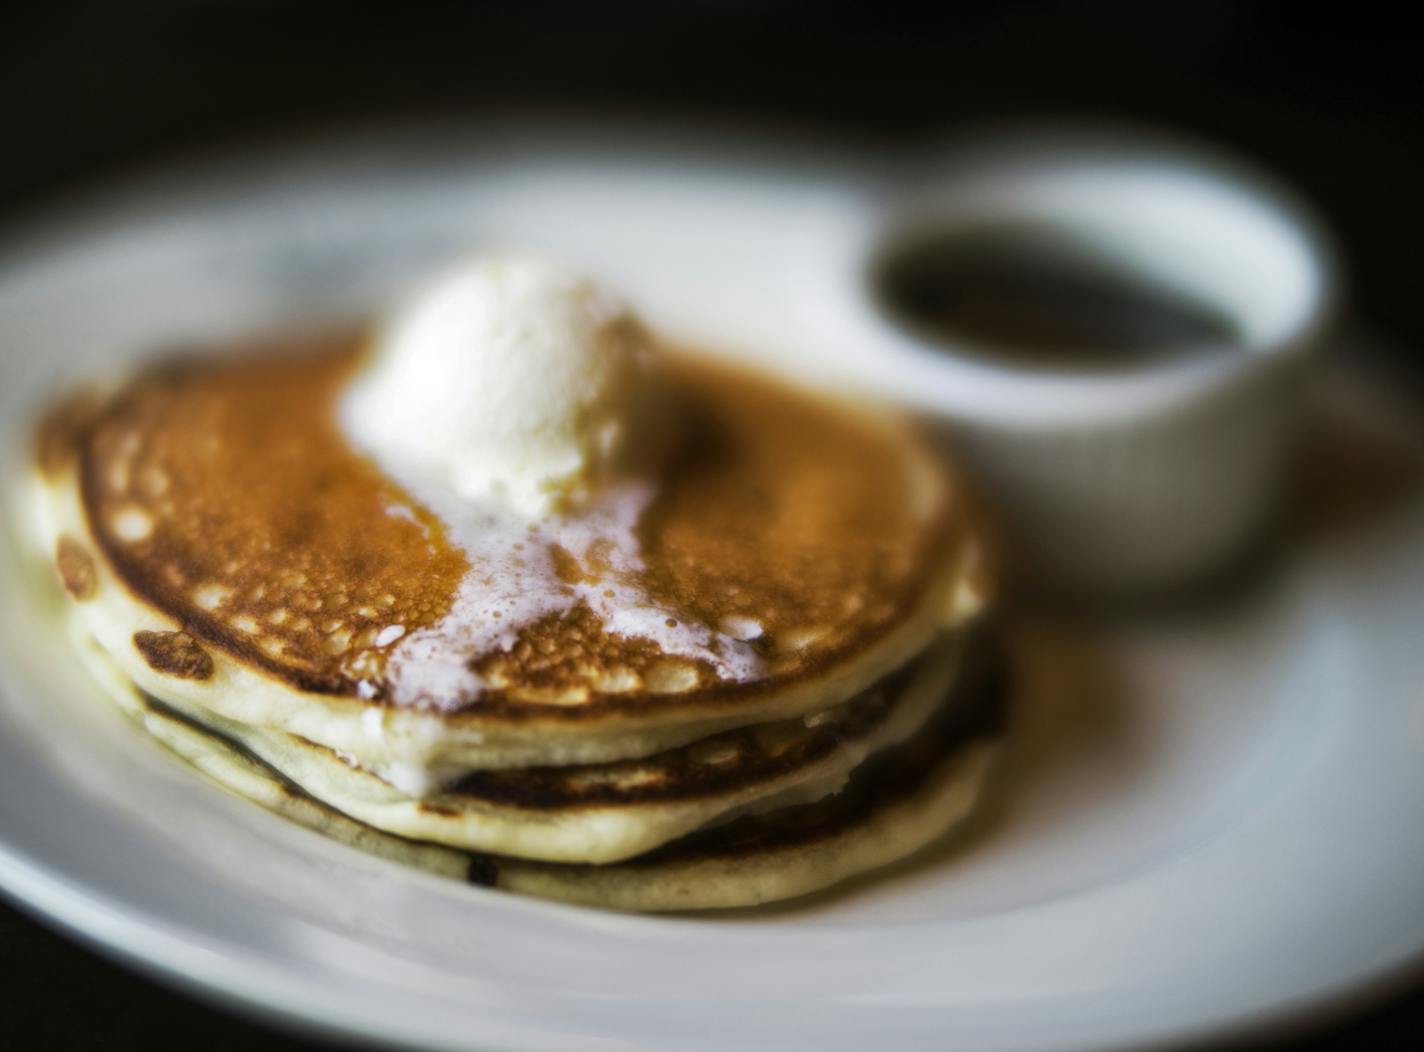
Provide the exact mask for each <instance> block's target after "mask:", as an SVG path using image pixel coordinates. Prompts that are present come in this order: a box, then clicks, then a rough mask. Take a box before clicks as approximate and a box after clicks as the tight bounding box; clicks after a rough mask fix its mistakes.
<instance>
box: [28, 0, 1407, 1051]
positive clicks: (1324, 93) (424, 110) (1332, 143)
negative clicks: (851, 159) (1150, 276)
mask: <svg viewBox="0 0 1424 1052" xmlns="http://www.w3.org/2000/svg"><path fill="white" fill-rule="evenodd" d="M1391 8H1394V10H1393V11H1392V10H1391ZM1396 12H1397V13H1396ZM1407 13H1408V8H1407V5H1402V4H1401V5H1388V6H1386V5H1383V4H1381V5H1370V4H1362V3H1350V4H1339V3H1337V4H1329V5H1324V4H1322V5H1319V6H1311V5H1307V4H1300V3H1297V4H1280V5H1270V4H1245V3H1225V2H1214V0H1199V2H1184V3H1178V4H1158V3H1144V2H1138V3H1110V2H1099V3H1085V4H1072V5H1051V6H1050V5H1038V4H1025V3H1013V2H1003V3H998V4H985V5H982V6H978V5H975V6H971V5H965V4H956V3H941V4H921V5H895V4H889V3H879V4H836V3H828V2H822V3H805V2H784V3H776V2H762V3H756V2H751V0H721V2H711V0H691V2H682V3H677V2H671V0H663V2H656V0H639V2H629V0H603V2H591V3H570V2H554V0H520V2H514V3H509V2H498V3H485V4H478V3H440V4H410V3H387V4H382V5H361V4H357V3H345V4H337V3H328V2H317V3H298V2H292V0H289V2H284V3H279V2H262V0H206V2H203V0H127V2H125V0H51V2H47V3H32V2H20V3H17V2H14V0H10V2H8V3H6V4H4V5H3V6H0V131H3V136H4V138H3V143H4V146H3V151H2V152H0V223H3V222H4V221H5V220H9V219H13V218H18V217H22V216H24V215H26V214H27V213H30V212H32V211H34V210H35V209H38V208H42V207H44V206H45V204H46V202H47V201H59V200H62V199H63V198H64V197H66V196H68V195H69V194H71V193H72V192H74V191H80V190H83V189H84V188H85V187H87V186H91V185H95V186H96V185H99V184H102V183H103V182H104V181H106V180H108V179H112V178H114V177H116V176H119V175H123V174H125V173H127V172H132V171H139V170H142V169H144V168H147V167H150V166H153V165H155V164H158V163H161V162H162V161H163V160H165V159H167V158H172V157H180V156H183V155H186V154H191V153H194V152H201V151H203V150H205V149H208V148H211V147H215V146H221V145H225V144H230V143H231V142H233V141H234V140H238V141H241V140H251V139H254V138H266V137H270V136H273V135H279V136H291V135H300V134H301V133H302V132H303V131H304V130H308V129H311V128H313V127H319V126H322V125H326V124H332V123H337V124H340V123H350V122H353V121H361V120H366V119H371V118H375V119H386V120H389V119H393V118H395V119H398V118H400V117H401V116H404V115H407V114H409V115H418V114H422V115H423V114H428V113H431V112H439V113H449V114H461V113H470V114H478V113H481V112H490V111H499V112H507V111H508V110H509V109H510V108H512V107H513V108H517V109H521V110H529V111H534V112H541V113H542V112H549V113H552V114H559V115H563V114H567V113H568V112H570V111H571V110H576V111H579V112H599V111H607V110H613V111H616V112H620V113H634V114H640V115H641V114H650V115H654V116H658V117H662V118H665V119H669V120H672V121H675V122H684V121H685V122H687V123H696V122H697V121H699V120H703V119H715V120H719V121H726V120H734V121H743V122H745V121H750V122H755V123H765V124H770V125H774V126H780V127H786V126H791V127H794V128H797V129H802V130H807V131H811V132H815V131H817V130H824V131H826V132H828V133H833V134H835V135H837V136H839V137H845V136H852V137H860V138H863V140H864V141H865V143H866V146H867V148H868V149H894V148H896V147H900V146H904V145H908V144H912V143H913V142H914V141H915V139H916V138H917V137H922V136H927V135H938V134H942V133H944V132H946V131H952V130H954V129H955V128H956V127H959V126H963V125H965V124H969V123H974V124H978V123H982V122H984V121H987V120H992V119H1003V118H1016V117H1042V116H1053V115H1063V116H1073V117H1084V116H1088V117H1093V116H1102V117H1111V118H1127V119H1131V120H1145V121H1148V122H1151V123H1157V124H1161V125H1165V126H1167V127H1169V128H1177V129H1181V130H1184V131H1187V132H1190V133H1194V134H1196V135H1199V136H1203V137H1205V138H1207V139H1209V140H1215V141H1217V142H1220V143H1222V144H1224V145H1227V146H1229V147H1231V148H1233V149H1235V150H1236V151H1238V152H1241V153H1243V154H1245V155H1247V156H1249V157H1253V158H1255V159H1256V160H1258V161H1260V162H1263V163H1264V164H1266V165H1267V166H1269V167H1271V168H1273V169H1275V170H1276V171H1277V172H1279V173H1280V174H1282V175H1284V176H1285V177H1287V178H1288V179H1289V180H1290V181H1292V182H1293V183H1294V184H1295V185H1296V186H1297V187H1298V188H1299V189H1300V190H1301V191H1303V193H1304V194H1305V196H1306V197H1307V198H1308V199H1310V200H1312V201H1313V202H1314V203H1315V205H1316V206H1317V207H1318V208H1319V210H1320V211H1321V212H1322V213H1323V214H1324V215H1325V217H1326V219H1327V220H1328V221H1329V223H1330V224H1331V226H1332V227H1333V229H1334V232H1335V234H1336V236H1337V238H1338V239H1339V242H1340V245H1341V247H1342V249H1343V255H1344V260H1345V264H1346V268H1347V271H1348V274H1349V277H1350V282H1351V288H1352V291H1351V303H1352V306H1353V316H1354V320H1355V321H1356V323H1357V324H1361V325H1363V326H1364V327H1366V328H1367V329H1369V330H1370V331H1371V332H1374V333H1376V334H1378V335H1379V336H1380V337H1381V338H1382V339H1383V341H1384V343H1385V346H1386V347H1387V348H1388V354H1389V355H1390V357H1391V358H1392V359H1393V361H1394V363H1395V364H1396V365H1397V366H1399V367H1401V368H1402V369H1403V370H1405V371H1407V372H1409V373H1412V374H1413V375H1414V376H1415V377H1416V378H1420V377H1424V359H1421V356H1420V355H1419V353H1418V351H1417V350H1416V348H1418V347H1420V346H1421V345H1424V313H1421V311H1420V310H1419V295H1418V292H1417V291H1416V290H1417V287H1418V285H1419V283H1420V282H1421V279H1424V273H1421V270H1424V268H1421V266H1420V256H1421V248H1420V246H1421V242H1424V211H1422V210H1421V209H1420V207H1419V206H1418V203H1417V195H1418V194H1419V192H1420V190H1421V188H1424V106H1421V102H1424V74H1421V57H1420V43H1419V39H1420V38H1419V35H1418V34H1417V33H1415V32H1411V31H1410V28H1411V27H1410V25H1409V22H1408V20H1407ZM5 353H13V352H12V351H9V350H7V351H6V352H5ZM0 991H3V992H0V1008H3V1010H0V1047H5V1048H21V1047H45V1048H52V1049H60V1050H64V1049H116V1050H117V1049H138V1048H151V1047H167V1045H168V1044H169V1043H170V1042H177V1041H182V1042H183V1043H184V1044H187V1045H195V1046H198V1047H201V1048H207V1049H211V1050H222V1049H243V1048H249V1047H253V1046H255V1045H258V1044H262V1045H263V1047H271V1048H278V1047H284V1046H281V1045H278V1044H275V1043H268V1042H267V1039H266V1035H265V1034H264V1033H263V1032H261V1031H258V1030H254V1029H251V1028H249V1027H248V1026H246V1025H245V1024H239V1023H237V1022H235V1021H231V1020H229V1019H227V1018H226V1017H223V1016H218V1015H215V1014H213V1013H211V1012H209V1011H208V1010H206V1009H203V1008H199V1007H197V1006H195V1005H192V1004H190V1003H188V1002H187V1001H185V1000H182V999H179V998H177V997H175V996H173V995H169V994H167V993H164V992H163V991H161V990H159V989H158V988H156V987H154V986H152V985H150V984H149V983H148V982H147V981H145V980H140V979H137V978H134V977H131V976H129V975H127V974H125V973H123V972H120V971H119V970H117V969H115V968H113V967H112V966H109V965H107V964H104V963H102V962H100V961H98V960H97V959H95V958H93V957H91V956H89V955H88V954H87V953H85V952H83V951H81V950H78V949H76V948H74V947H72V946H71V945H70V944H68V943H67V942H65V941H63V940H61V939H59V938H57V937H55V936H52V935H50V934H49V933H48V932H46V931H44V930H43V929H41V928H39V927H37V926H35V925H33V924H32V923H31V922H28V921H26V920H24V919H22V918H20V917H19V916H18V915H16V914H13V913H10V912H8V911H6V910H5V909H4V907H3V906H0ZM21 1035H32V1036H29V1037H27V1038H25V1039H23V1042H22V1040H21ZM1421 1046H1424V999H1421V998H1420V997H1419V996H1417V995H1414V996H1410V995H1408V994H1406V995H1405V996H1403V997H1397V998H1396V999H1395V1000H1394V1001H1393V1002H1391V1003H1390V1004H1389V1005H1387V1006H1386V1007H1385V1008H1383V1009H1376V1010H1374V1011H1373V1013H1372V1014H1369V1015H1367V1016H1365V1017H1364V1018H1363V1019H1357V1020H1354V1021H1351V1022H1349V1023H1347V1024H1346V1025H1345V1027H1344V1028H1343V1029H1342V1028H1340V1027H1336V1028H1335V1029H1333V1030H1331V1031H1329V1032H1327V1033H1325V1034H1324V1035H1321V1036H1317V1037H1314V1038H1312V1039H1311V1040H1310V1042H1309V1043H1308V1044H1299V1045H1290V1046H1289V1047H1293V1048H1294V1047H1300V1048H1310V1049H1312V1050H1323V1049H1331V1050H1336V1049H1340V1050H1343V1049H1401V1050H1402V1049H1406V1048H1407V1049H1411V1050H1412V1049H1416V1048H1419V1047H1421Z"/></svg>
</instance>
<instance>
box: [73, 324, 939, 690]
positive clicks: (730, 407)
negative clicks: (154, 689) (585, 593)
mask: <svg viewBox="0 0 1424 1052" xmlns="http://www.w3.org/2000/svg"><path fill="white" fill-rule="evenodd" d="M358 346H359V344H358V343H357V342H356V341H355V339H354V338H352V337H346V338H344V339H336V340H333V341H331V342H330V343H329V344H326V345H321V346H317V347H315V348H310V347H308V348H304V349H303V350H304V351H305V353H301V354H291V353H283V354H277V353H268V354H255V355H254V354H251V353H249V354H244V355H241V356H234V357H232V358H231V359H228V360H219V361H216V362H213V361H207V362H201V363H198V362H191V363H187V364H184V363H178V364H174V365H171V366H169V367H167V368H162V369H153V370H150V371H148V372H146V373H144V374H142V375H141V376H140V377H139V378H138V379H136V380H135V381H134V382H132V383H130V384H129V385H128V386H127V387H126V388H124V389H123V390H122V391H121V392H120V393H119V394H118V396H117V397H116V398H114V399H113V400H112V401H111V402H110V403H109V404H108V405H106V406H105V407H103V408H102V410H100V411H99V412H98V413H97V415H96V416H95V417H94V418H93V422H92V424H91V426H90V427H89V428H88V429H87V431H86V432H85V433H84V436H83V439H82V440H81V441H80V444H79V458H80V468H81V471H80V477H81V484H82V489H83V498H84V501H85V505H86V508H87V511H88V514H89V517H90V523H91V527H92V529H93V531H94V534H95V537H96V539H97V541H98V543H99V544H100V546H101V547H102V549H103V552H104V555H105V557H106V558H107V559H108V560H109V561H110V562H111V563H112V565H113V566H114V568H115V570H116V572H117V573H118V574H119V575H120V577H121V578H123V579H124V580H125V581H126V582H127V583H128V585H129V586H130V587H131V588H132V589H133V590H134V591H135V592H136V593H138V594H139V595H140V596H141V597H142V598H143V599H145V600H146V601H147V602H149V603H151V604H153V605H154V606H156V607H157V608H159V609H161V610H162V611H164V612H165V613H167V614H169V615H170V616H171V617H172V618H173V620H175V621H177V622H179V623H181V624H182V625H183V626H184V627H185V629H186V630H187V631H188V632H189V633H190V634H192V635H194V636H195V637H197V638H198V639H200V640H203V641H206V642H209V643H212V644H214V645H217V646H220V647H223V648H224V649H225V650H227V651H228V652H229V653H233V654H236V655H239V656H240V657H241V658H242V659H243V660H245V661H247V662H249V663H251V664H253V665H255V666H258V667H260V668H262V669H264V670H266V671H267V672H269V673H273V674H275V675H276V676H278V677H280V678H282V679H285V680H287V681H289V682H291V683H292V684H294V685H296V686H298V687H301V688H303V689H307V690H314V691H321V692H333V693H348V694H358V695H359V696H361V697H363V698H367V699H379V698H380V697H381V696H382V694H383V692H384V687H383V686H382V674H383V670H384V667H385V660H386V657H387V655H388V654H389V653H390V650H391V648H392V646H397V645H399V640H400V639H401V638H403V637H405V636H408V635H410V634H412V633H414V632H417V631H418V630H420V629H422V628H425V627H427V626H429V625H431V624H433V623H435V622H436V621H438V620H439V619H440V618H441V617H442V616H443V615H444V614H445V613H446V612H447V611H448V609H449V607H450V604H451V602H452V599H453V597H454V594H455V591H456V589H457V587H458V586H459V584H460V582H461V580H462V578H463V577H464V575H465V574H466V573H467V572H469V571H470V566H469V563H468V561H467V559H466V558H465V556H464V554H462V552H461V550H459V549H458V548H457V547H455V546H453V545H452V544H451V543H449V541H448V540H447V538H446V536H445V534H444V531H443V529H442V526H441V523H440V522H439V521H438V520H437V519H436V518H435V516H433V515H432V514H430V513H429V512H428V511H427V510H425V509H424V508H422V507H421V505H420V504H419V503H418V502H416V501H415V500H413V499H412V498H411V497H410V496H409V495H408V494H406V493H404V492H403V491H402V490H401V489H400V488H399V487H398V486H397V485H395V484H394V483H393V482H392V481H390V480H389V479H388V478H387V477H386V476H385V475H383V474H382V473H381V472H380V471H378V470H377V469H376V468H375V467H374V466H373V465H372V464H371V463H370V462H369V461H367V460H366V459H364V458H363V457H361V456H359V455H358V454H357V453H355V452H354V451H353V450H352V449H351V447H350V446H349V444H348V443H347V442H346V440H345V439H344V437H343V435H342V434H341V433H340V431H339V429H338V427H337V425H336V423H335V413H334V403H335V400H336V399H337V397H338V395H339V393H340V391H341V390H342V388H343V385H344V383H345V382H346V380H347V379H348V378H349V376H350V373H351V371H352V369H353V367H354V364H355V362H356V359H357V352H356V349H357V347H358ZM669 373H670V375H671V376H672V385H671V387H670V392H671V393H670V394H669V397H671V398H676V399H678V400H679V403H680V404H679V410H680V412H681V414H682V416H683V418H684V419H685V420H686V421H687V422H688V423H689V426H688V427H687V428H686V429H685V436H686V437H685V440H684V441H682V442H681V443H680V445H679V446H678V448H677V450H676V451H675V453H674V455H673V456H672V458H671V461H670V462H669V463H668V464H667V465H665V467H664V470H663V473H662V475H661V476H660V478H659V480H658V483H657V488H656V495H655V497H654V499H653V501H652V503H651V505H650V506H649V507H648V508H647V509H646V510H645V512H644V513H643V515H642V516H641V519H640V522H639V525H638V532H639V541H640V545H641V549H642V552H641V554H642V558H643V561H644V563H645V567H644V568H643V569H642V570H641V571H639V575H638V576H639V581H638V584H639V586H640V587H641V588H642V589H643V590H644V591H645V592H646V593H647V594H648V595H650V596H652V597H653V598H654V599H655V601H656V602H657V603H658V604H659V606H660V607H663V608H666V609H668V610H670V611H673V612H674V614H675V616H676V617H681V618H686V619H689V620H690V621H692V622H696V623H700V624H704V625H707V626H709V627H711V628H713V629H715V630H718V631H724V632H730V633H731V634H734V635H738V638H743V637H746V638H749V639H750V640H751V642H752V645H753V646H754V647H755V648H756V649H757V651H758V652H759V655H760V657H761V661H762V668H763V673H762V678H763V679H764V680H766V681H768V682H770V681H778V680H786V679H794V678H795V677H796V676H797V675H798V674H800V673H803V672H805V671H806V670H808V669H813V668H818V667H824V666H826V665H827V664H831V663H834V662H835V661H837V660H838V659H840V658H841V657H843V656H844V655H846V654H848V653H850V652H851V651H853V650H854V649H855V648H856V647H857V646H858V645H859V644H861V643H862V642H863V641H864V640H865V639H867V638H873V637H874V636H876V635H877V634H879V633H882V632H884V631H886V630H888V629H889V628H890V627H892V626H893V625H894V624H895V623H896V621H897V619H900V618H903V617H904V616H905V612H906V610H907V609H908V608H910V607H912V606H913V605H914V603H915V602H916V600H917V599H918V598H919V597H920V594H921V591H922V590H923V588H924V586H925V580H926V578H927V577H930V576H932V574H929V573H927V567H929V566H931V565H932V564H933V563H934V562H935V560H936V559H937V558H939V557H940V556H941V555H942V553H943V551H944V550H945V548H946V547H947V545H948V543H949V541H950V539H951V538H950V536H949V534H950V532H951V531H950V527H949V524H948V518H949V517H948V513H947V512H948V509H947V505H948V496H949V495H948V493H947V486H946V485H945V483H944V480H943V479H940V478H938V477H932V478H929V479H927V478H926V477H925V475H924V474H923V471H919V472H917V471H916V470H915V469H914V468H913V467H912V466H911V464H910V463H909V460H912V459H913V458H907V455H906V450H907V443H906V440H905V435H904V434H903V433H901V432H900V431H898V430H897V429H894V428H885V427H881V426H878V425H873V424H872V423H870V422H869V421H868V420H866V421H861V420H858V419H856V418H854V417H852V416H850V415H848V414H846V413H845V412H842V411H839V410H836V409H832V408H828V407H827V406H825V405H823V404H821V403H820V402H818V401H815V400H812V399H809V398H806V397H803V396H801V395H799V394H796V393H794V392H791V391H789V390H787V389H785V388H783V387H781V386H779V385H776V384H773V383H770V382H768V381H765V380H762V379H759V378H754V377H750V376H747V375H743V374H740V373H732V372H729V371H728V370H726V369H725V368H724V367H713V366H708V365H706V364H702V363H697V362H695V361H692V360H681V359H674V360H673V365H672V367H671V368H670V369H669ZM911 448H912V447H911ZM554 554H555V556H557V557H558V558H556V565H557V566H558V567H559V574H560V575H561V576H565V575H567V579H568V580H570V581H572V580H574V579H577V578H579V577H580V576H581V575H596V574H597V573H598V571H599V567H598V565H597V563H598V545H597V544H594V545H593V546H592V547H591V548H590V550H589V552H588V553H587V554H586V556H585V560H584V563H583V564H578V563H577V562H574V563H570V561H569V560H568V559H567V558H563V557H562V556H563V555H564V554H565V553H557V552H556V553H554ZM471 665H472V667H473V668H474V669H475V670H476V672H477V673H478V674H479V677H480V679H481V680H482V681H483V683H484V684H485V688H484V692H483V694H482V695H481V698H480V700H481V702H483V703H485V704H498V703H499V702H500V701H515V702H524V703H544V704H550V703H552V704H558V705H562V706H585V707H589V708H595V707H597V706H598V705H599V704H600V703H607V702H612V701H616V700H617V698H618V696H622V697H623V698H624V699H626V698H627V697H630V696H632V697H636V696H640V695H657V694H669V693H679V692H686V691H690V690H693V689H696V688H705V687H709V686H712V687H715V686H716V685H717V683H718V677H719V672H718V671H717V670H716V669H715V668H713V667H712V666H711V665H709V664H708V663H707V662H705V661H699V660H694V659H690V658H687V657H680V656H676V655H669V654H665V653H663V652H662V651H661V650H660V649H659V648H658V646H657V645H656V644H654V643H652V642H650V641H648V640H644V639H637V638H627V637H623V636H617V635H612V634H609V633H607V632H605V631H604V630H603V627H602V625H601V624H600V623H599V621H598V620H597V619H596V618H595V617H593V616H592V615H591V614H590V613H589V612H588V610H587V609H586V608H582V607H576V608H575V609H574V610H573V611H571V612H567V613H563V614H560V615H558V616H549V617H547V618H544V619H542V620H538V621H536V622H534V623H532V624H528V625H525V626H522V628H521V629H520V631H519V632H518V634H517V638H516V640H515V641H514V643H513V645H512V646H510V647H508V649H502V648H499V647H491V648H490V649H489V651H488V652H486V653H484V654H480V655H476V656H475V657H474V659H473V660H472V661H471ZM447 700H448V699H447Z"/></svg>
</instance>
